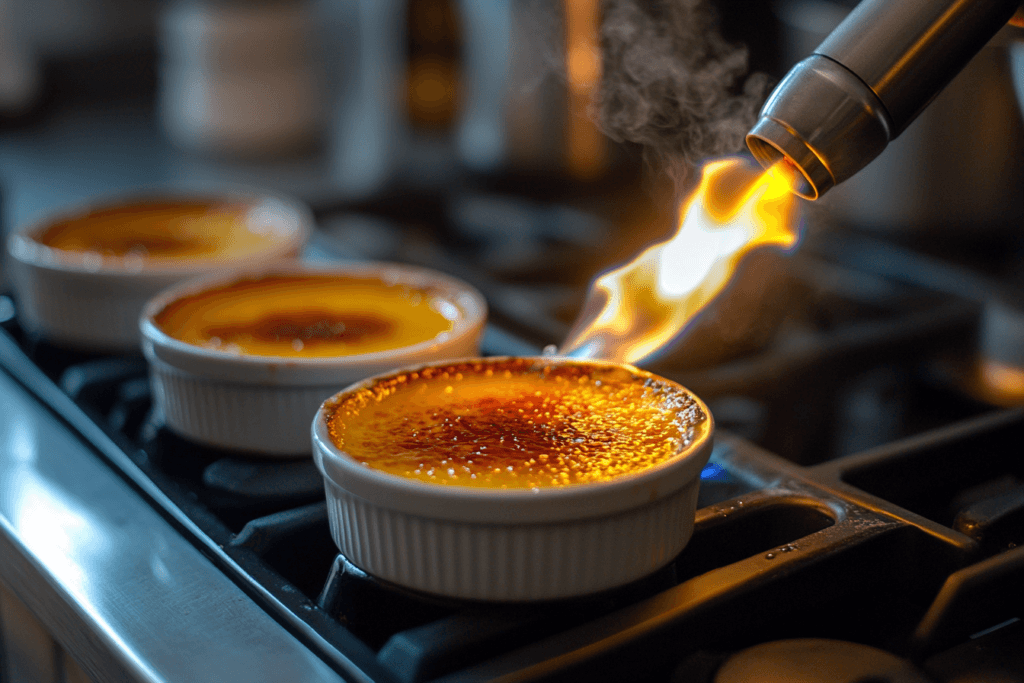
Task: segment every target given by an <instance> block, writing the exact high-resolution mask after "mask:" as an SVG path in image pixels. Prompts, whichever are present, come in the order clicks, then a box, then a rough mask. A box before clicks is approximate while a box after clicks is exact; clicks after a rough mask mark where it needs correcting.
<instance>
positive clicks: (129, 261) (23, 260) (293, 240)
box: [7, 192, 313, 352]
mask: <svg viewBox="0 0 1024 683" xmlns="http://www.w3.org/2000/svg"><path fill="white" fill-rule="evenodd" d="M177 201H180V202H187V203H190V204H193V203H195V202H196V201H209V202H211V203H221V202H229V203H242V204H249V205H251V206H252V209H251V210H250V212H249V215H250V220H253V221H255V222H258V226H257V227H258V228H259V229H261V230H268V231H273V232H274V233H275V236H276V237H279V239H275V240H274V241H273V242H272V243H271V244H270V245H268V246H267V248H266V249H264V250H262V251H260V252H259V253H256V254H251V253H250V254H246V255H244V256H239V255H232V254H230V253H225V254H222V255H217V256H210V257H203V258H181V259H167V258H163V259H159V260H155V259H145V258H141V257H136V258H130V257H117V256H102V257H101V256H99V255H97V254H92V253H88V252H78V251H66V250H62V249H55V248H52V247H49V246H46V245H44V244H42V243H40V242H39V241H37V239H36V238H37V237H38V236H39V235H40V234H42V232H43V231H44V230H46V228H47V227H49V226H51V225H54V224H55V223H58V222H63V221H66V220H70V219H74V218H77V217H84V216H87V215H89V214H90V213H93V212H95V211H99V210H108V209H116V208H119V207H124V208H126V209H128V208H130V207H132V206H138V205H143V204H146V203H149V202H160V203H168V202H171V203H173V202H177ZM312 227H313V217H312V214H311V213H310V211H309V209H308V208H306V207H305V206H304V205H302V204H301V203H298V202H295V201H292V200H288V199H284V198H280V197H274V196H269V195H261V194H256V193H244V192H234V193H223V194H218V195H209V196H205V195H189V194H185V193H162V194H158V193H156V192H153V193H150V194H147V195H139V196H135V197H128V198H123V199H112V200H107V201H102V202H97V203H95V204H91V205H89V206H85V207H78V208H76V209H74V210H71V211H67V212H64V213H62V214H60V215H57V216H52V217H50V218H48V219H46V220H45V221H42V222H39V223H35V224H32V225H29V226H26V227H25V228H23V229H21V230H18V231H16V232H14V233H12V234H11V235H10V237H9V238H8V240H7V251H8V254H9V256H10V259H9V261H10V281H11V286H12V288H13V290H14V293H15V296H16V297H17V300H18V313H19V315H18V317H19V320H20V322H21V324H22V326H23V327H24V328H25V329H26V331H28V332H29V333H30V334H33V335H35V336H38V337H41V338H43V339H46V340H48V341H51V342H54V343H56V344H58V345H61V346H65V347H70V348H76V349H82V350H90V351H108V352H123V351H133V350H134V351H137V350H138V348H139V314H140V312H141V311H142V308H143V306H144V305H145V303H146V302H147V301H148V300H149V299H151V298H152V297H153V296H155V295H156V294H157V293H159V292H160V291H162V290H164V289H166V288H167V287H169V286H172V285H174V284H176V283H178V282H182V281H184V280H187V279H190V278H194V277H198V276H202V275H206V274H209V273H213V272H217V271H221V270H225V269H237V268H240V267H243V266H244V267H259V266H260V265H261V264H264V265H265V264H269V263H273V262H276V261H279V260H282V259H286V258H290V257H294V256H297V255H298V253H299V250H300V249H301V248H302V245H303V244H305V242H306V240H307V239H308V237H309V234H310V232H311V230H312Z"/></svg>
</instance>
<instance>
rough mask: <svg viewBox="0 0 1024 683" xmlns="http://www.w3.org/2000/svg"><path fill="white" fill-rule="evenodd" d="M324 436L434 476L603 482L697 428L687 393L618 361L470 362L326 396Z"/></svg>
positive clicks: (518, 482) (381, 462)
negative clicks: (332, 397)
mask: <svg viewBox="0 0 1024 683" xmlns="http://www.w3.org/2000/svg"><path fill="white" fill-rule="evenodd" d="M327 425H328V431H329V433H330V436H331V439H332V441H333V442H334V444H335V445H336V446H337V447H338V448H339V449H341V450H342V451H344V452H345V453H347V454H348V455H350V456H351V457H352V458H353V459H355V460H356V461H358V462H360V463H362V464H364V465H366V466H367V467H371V468H374V469H377V470H381V471H383V472H387V473H390V474H394V475H398V476H401V477H406V478H410V479H417V480H420V481H424V482H430V483H434V484H450V485H457V486H471V487H480V488H509V489H512V488H525V489H530V488H533V489H536V488H541V487H550V486H567V485H572V484H581V483H587V482H603V481H610V480H612V479H615V478H616V477H619V476H622V475H625V474H632V473H637V472H640V471H643V470H646V469H648V468H651V467H654V466H656V465H658V464H660V463H663V462H665V461H667V460H669V459H670V458H672V457H673V456H675V455H676V454H678V453H680V452H681V451H683V450H684V449H685V448H686V447H687V446H689V445H690V444H691V443H692V442H693V441H694V440H695V439H697V438H700V437H701V436H703V435H704V434H706V433H707V430H708V428H709V420H708V419H707V415H706V414H705V413H704V411H703V410H701V408H700V406H699V405H698V403H697V402H696V401H695V400H694V398H693V396H692V395H691V394H689V393H688V392H686V390H684V389H683V388H682V387H680V386H679V385H676V384H674V383H671V382H669V381H667V380H664V379H661V378H659V377H656V376H653V375H649V374H647V373H642V372H639V371H637V372H633V371H631V370H630V369H628V368H625V367H616V366H610V367H608V366H600V365H589V364H579V365H576V364H548V363H545V362H543V360H537V359H528V358H527V359H524V358H512V359H500V360H498V361H490V362H488V361H473V362H465V363H456V364H452V365H448V366H440V367H433V368H427V369H425V370H422V371H420V372H411V373H400V374H397V375H393V376H390V377H387V378H385V379H383V380H381V381H379V382H377V383H376V384H375V385H373V386H372V387H370V388H366V389H362V390H360V391H357V392H355V393H354V394H350V395H348V396H346V397H343V398H342V399H339V400H338V401H336V402H334V403H333V404H329V405H328V406H327Z"/></svg>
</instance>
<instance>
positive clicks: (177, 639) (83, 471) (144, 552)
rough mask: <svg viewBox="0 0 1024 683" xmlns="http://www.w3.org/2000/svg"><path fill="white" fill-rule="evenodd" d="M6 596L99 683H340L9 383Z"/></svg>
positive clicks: (2, 487) (3, 387)
mask: <svg viewBox="0 0 1024 683" xmlns="http://www.w3.org/2000/svg"><path fill="white" fill-rule="evenodd" d="M0 583H3V584H5V585H6V586H7V587H8V589H9V590H10V592H11V593H12V594H13V595H15V596H17V597H18V599H19V600H21V601H23V602H24V603H25V605H26V606H27V608H28V609H29V610H30V611H31V612H32V613H33V614H34V615H35V618H37V619H38V621H39V622H40V623H41V624H42V625H43V626H44V627H45V628H46V629H47V630H48V631H49V632H50V633H51V634H52V635H53V636H54V638H55V639H56V640H57V641H58V642H59V643H60V644H61V645H62V646H63V647H64V649H66V650H67V651H68V652H69V653H70V655H71V656H72V657H73V658H74V659H75V660H77V661H78V662H80V663H81V665H82V666H83V667H84V668H85V669H86V670H87V671H88V673H89V674H90V675H91V676H92V677H93V678H94V679H96V680H101V681H107V680H139V681H183V680H189V681H203V680H206V681H225V680H245V681H282V680H292V681H308V680H317V681H325V680H340V679H339V677H338V675H337V674H336V673H335V672H334V671H333V670H332V669H330V668H329V667H328V666H327V665H326V664H325V663H324V662H322V661H321V660H320V659H318V658H317V657H316V656H315V655H314V654H313V653H311V652H310V651H309V650H308V649H307V648H306V647H305V646H304V645H303V644H301V643H300V642H299V641H298V640H296V639H295V638H294V637H293V636H291V635H290V634H289V633H287V632H286V631H285V630H284V629H283V628H282V627H281V626H280V625H278V624H277V623H276V622H275V621H274V620H273V619H272V618H270V617H269V616H268V615H267V614H266V613H265V612H263V611H262V609H260V608H259V607H258V606H257V605H256V604H255V603H253V602H252V600H251V599H250V598H249V597H248V596H246V595H245V594H244V593H243V592H242V591H241V590H240V589H239V588H238V586H236V585H235V584H234V583H232V582H231V581H230V580H229V579H228V578H227V577H226V576H225V575H224V574H223V573H221V571H220V570H219V569H217V568H216V567H215V566H214V565H213V564H211V563H210V561H209V560H208V559H206V558H205V557H204V556H203V555H202V553H200V552H199V551H198V550H197V549H196V548H195V547H193V546H192V545H191V544H190V543H189V542H188V541H187V540H186V538H185V537H183V536H182V535H181V534H180V532H179V531H178V530H176V529H175V528H174V527H172V526H171V525H170V524H169V523H168V522H167V521H166V520H165V519H163V518H162V517H161V516H160V515H159V514H158V513H157V512H156V511H155V510H154V509H153V508H152V507H150V505H149V504H148V503H147V502H146V501H145V500H144V499H143V498H142V497H141V496H140V495H139V494H138V493H136V492H135V491H134V490H133V489H132V488H131V487H129V486H128V485H127V484H126V483H125V482H124V481H123V480H122V479H121V478H119V477H118V476H117V475H116V474H114V473H113V472H112V471H111V470H109V469H108V468H107V467H106V466H104V465H103V464H102V462H101V461H100V460H99V459H98V458H97V457H96V455H95V454H94V453H92V452H91V451H90V450H89V449H88V448H87V447H85V446H84V445H83V443H82V442H81V441H80V440H79V439H78V438H77V437H76V436H75V435H74V434H73V433H72V432H70V431H69V430H68V429H67V428H65V427H64V426H63V424H62V423H61V422H59V421H58V420H57V419H56V418H55V417H54V416H52V415H51V414H49V413H48V412H46V411H44V410H41V409H40V405H39V403H37V402H36V400H35V399H34V398H32V397H31V396H30V395H29V394H28V393H27V392H26V391H25V390H24V389H23V388H22V387H21V386H20V385H18V384H16V383H15V382H14V381H13V380H12V379H11V378H10V377H8V376H7V375H6V374H3V373H0ZM5 604H7V601H5ZM184 653H187V656H186V655H185V654H184Z"/></svg>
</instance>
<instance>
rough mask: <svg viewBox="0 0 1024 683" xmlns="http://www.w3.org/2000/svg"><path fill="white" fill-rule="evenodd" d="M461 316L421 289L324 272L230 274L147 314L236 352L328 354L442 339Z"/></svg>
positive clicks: (192, 340)
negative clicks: (227, 279) (222, 281)
mask: <svg viewBox="0 0 1024 683" xmlns="http://www.w3.org/2000/svg"><path fill="white" fill-rule="evenodd" d="M460 315H461V311H460V309H459V308H458V307H457V306H456V305H455V304H453V303H452V302H450V301H448V300H446V299H445V298H443V297H441V296H440V295H438V294H436V293H432V292H430V291H428V290H425V289H417V288H412V287H409V286H407V285H402V284H387V283H385V282H382V281H381V280H379V279H377V278H357V277H347V276H338V275H329V274H323V275H321V274H301V275H270V276H264V277H255V278H247V279H242V280H238V281H235V282H231V283H228V284H224V285H222V286H218V287H212V288H210V289H207V290H204V291H201V292H198V293H195V294H192V295H190V296H185V297H182V298H179V299H176V300H174V301H172V302H171V303H170V304H168V305H167V306H165V307H164V308H163V309H162V310H161V311H160V312H159V313H157V314H156V315H155V316H154V319H155V322H156V324H157V326H158V327H159V328H160V329H161V330H163V331H164V332H165V333H166V334H168V335H170V336H171V337H173V338H175V339H178V340H181V341H184V342H187V343H189V344H195V345H198V346H203V347H206V348H211V349H216V350H220V351H226V352H229V353H237V354H250V355H260V356H288V357H310V356H311V357H329V356H347V355H355V354H363V353H374V352H378V351H386V350H389V349H397V348H402V347H406V346H412V345H414V344H420V343H423V342H429V341H430V340H435V339H436V340H438V341H442V340H443V339H444V337H443V336H442V335H445V334H448V333H450V332H451V331H452V329H453V326H454V324H455V321H456V320H458V318H459V316H460Z"/></svg>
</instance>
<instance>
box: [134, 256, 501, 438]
mask: <svg viewBox="0 0 1024 683" xmlns="http://www.w3.org/2000/svg"><path fill="white" fill-rule="evenodd" d="M303 274H310V275H340V276H348V277H366V278H375V279H379V280H381V281H382V282H384V283H387V284H395V283H401V284H406V285H409V286H410V287H414V288H421V289H424V290H428V291H430V292H431V294H432V295H433V296H436V297H438V298H439V299H441V300H444V301H447V302H449V303H451V304H453V305H454V306H455V307H456V308H457V309H458V316H457V318H456V319H455V321H454V324H453V327H452V330H451V332H450V333H447V334H446V335H445V336H444V337H443V338H436V339H432V340H429V341H426V342H421V343H416V344H413V345H409V346H403V347H398V348H393V349H388V350H385V351H379V352H374V353H363V354H358V355H344V356H334V357H319V358H318V357H301V356H300V357H296V356H261V355H244V354H236V353H231V352H229V351H223V350H218V349H211V348H205V347H203V346H198V345H195V344H190V343H186V342H184V341H180V340H178V339H175V338H173V337H171V336H170V335H168V334H167V333H166V332H164V331H163V330H162V329H161V328H160V326H159V325H158V324H157V322H156V321H155V316H157V315H158V314H159V313H160V312H161V311H162V310H164V308H165V307H167V306H168V305H170V304H172V303H173V302H175V301H176V300H178V299H181V298H183V297H187V296H190V295H193V294H197V293H200V292H204V291H207V290H210V289H213V288H216V287H220V286H223V285H228V284H231V283H234V282H238V281H241V280H248V279H259V278H260V277H261V276H264V275H303ZM486 317H487V305H486V302H485V301H484V298H483V296H482V295H481V294H480V293H479V292H477V291H476V290H475V289H474V288H473V287H471V286H470V285H468V284H466V283H464V282H462V281H460V280H456V279H455V278H452V277H449V276H447V275H444V274H442V273H439V272H436V271H433V270H428V269H425V268H416V267H412V266H405V265H399V264H389V263H369V264H360V265H351V266H345V267H334V268H314V267H310V266H304V267H303V266H294V267H291V268H276V269H271V270H268V271H265V272H261V273H252V272H236V273H231V274H228V275H223V274H222V275H220V276H214V277H210V278H204V279H202V280H195V281H190V282H188V283H184V284H182V285H179V286H177V287H174V288H171V289H169V290H167V291H165V292H163V293H161V294H160V295H159V296H157V297H156V298H154V299H153V300H152V301H150V302H149V303H148V304H147V305H146V307H145V309H144V311H143V314H142V318H141V321H140V323H139V324H140V326H141V331H142V337H143V353H144V354H145V356H146V358H147V360H148V361H149V365H150V377H151V384H152V387H153V399H154V402H155V405H156V406H157V408H158V409H160V410H162V411H163V414H164V418H165V421H166V424H167V426H168V427H169V428H170V429H171V430H172V431H174V432H176V433H178V434H180V435H182V436H184V437H186V438H189V439H191V440H193V441H197V442H199V443H203V444H207V445H211V446H215V447H219V448H228V449H235V450H241V451H246V452H247V453H250V454H253V455H261V456H267V457H293V456H306V457H309V453H310V443H309V421H310V419H312V417H313V415H315V414H316V411H317V409H318V408H319V406H320V404H321V403H322V402H323V401H324V399H326V398H327V397H329V396H330V395H331V394H333V393H334V392H335V391H337V389H338V387H339V386H345V385H347V384H350V383H352V382H355V381H357V380H360V379H363V378H365V377H368V376H371V375H375V374H378V373H381V372H386V371H388V370H390V369H393V368H396V367H400V366H403V365H406V364H409V363H416V362H428V361H433V360H443V359H446V358H457V357H462V356H467V355H473V354H476V353H479V344H480V337H481V335H482V334H483V328H484V322H485V320H486Z"/></svg>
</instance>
